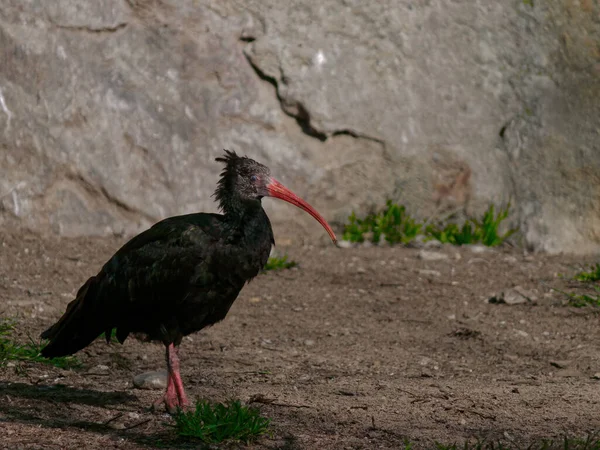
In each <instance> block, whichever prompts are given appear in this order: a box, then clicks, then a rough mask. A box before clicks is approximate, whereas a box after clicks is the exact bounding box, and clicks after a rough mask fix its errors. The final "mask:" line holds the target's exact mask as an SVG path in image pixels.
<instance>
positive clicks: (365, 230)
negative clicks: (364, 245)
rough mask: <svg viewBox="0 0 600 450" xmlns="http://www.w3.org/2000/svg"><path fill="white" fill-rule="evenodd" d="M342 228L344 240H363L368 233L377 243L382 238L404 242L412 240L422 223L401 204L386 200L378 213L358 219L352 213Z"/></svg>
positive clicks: (392, 241) (394, 241) (392, 242)
mask: <svg viewBox="0 0 600 450" xmlns="http://www.w3.org/2000/svg"><path fill="white" fill-rule="evenodd" d="M348 220H349V222H350V223H348V225H346V226H345V228H344V240H346V241H350V242H364V241H365V239H366V238H367V236H369V234H370V240H372V241H373V242H375V243H377V242H379V241H380V240H381V239H382V238H383V239H385V240H386V241H388V242H389V243H390V244H396V243H402V244H406V243H408V242H410V241H412V240H414V239H415V238H416V237H417V235H418V234H419V233H420V232H421V228H422V227H423V225H422V224H419V223H417V221H416V220H415V219H413V218H412V217H411V216H410V215H409V214H408V213H407V212H406V208H405V207H404V206H403V205H397V204H394V203H392V201H391V200H388V201H387V202H386V205H385V209H384V210H383V211H381V212H380V213H378V214H369V215H367V216H366V217H365V218H364V219H359V218H358V217H356V214H354V213H352V214H351V215H350V217H349V218H348Z"/></svg>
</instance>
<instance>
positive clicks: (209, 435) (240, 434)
mask: <svg viewBox="0 0 600 450" xmlns="http://www.w3.org/2000/svg"><path fill="white" fill-rule="evenodd" d="M174 419H175V429H176V431H177V434H178V435H179V436H182V437H186V438H195V439H199V440H200V441H202V442H204V443H206V444H218V443H220V442H223V441H241V442H245V443H249V442H252V441H254V440H256V439H257V438H258V437H260V436H262V435H264V434H266V433H267V432H268V431H269V424H270V422H271V420H270V419H268V418H266V417H262V416H261V415H260V413H259V411H258V410H257V409H255V408H250V407H248V406H243V405H242V404H241V403H240V401H239V400H235V401H230V402H229V403H227V404H223V403H215V404H210V403H209V402H208V401H205V400H201V401H197V402H196V409H195V410H194V411H189V412H183V411H178V412H177V413H176V414H175V416H174Z"/></svg>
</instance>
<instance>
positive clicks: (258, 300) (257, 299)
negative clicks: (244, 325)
mask: <svg viewBox="0 0 600 450" xmlns="http://www.w3.org/2000/svg"><path fill="white" fill-rule="evenodd" d="M248 301H249V302H250V303H258V302H260V297H250V299H249V300H248Z"/></svg>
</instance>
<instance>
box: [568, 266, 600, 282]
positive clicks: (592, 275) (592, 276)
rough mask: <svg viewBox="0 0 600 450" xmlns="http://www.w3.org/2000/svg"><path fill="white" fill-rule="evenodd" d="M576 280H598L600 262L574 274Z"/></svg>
mask: <svg viewBox="0 0 600 450" xmlns="http://www.w3.org/2000/svg"><path fill="white" fill-rule="evenodd" d="M574 278H575V279H576V280H577V281H599V280H600V263H598V264H596V265H595V266H592V267H591V269H590V271H589V272H586V271H584V270H582V271H581V272H578V273H577V274H575V277H574Z"/></svg>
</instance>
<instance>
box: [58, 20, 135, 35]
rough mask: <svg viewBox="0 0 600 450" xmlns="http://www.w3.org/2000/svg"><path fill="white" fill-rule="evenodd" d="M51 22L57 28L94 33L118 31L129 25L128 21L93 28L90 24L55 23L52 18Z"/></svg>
mask: <svg viewBox="0 0 600 450" xmlns="http://www.w3.org/2000/svg"><path fill="white" fill-rule="evenodd" d="M49 22H50V23H51V24H52V25H54V26H55V27H56V28H59V29H61V30H68V31H79V32H84V33H94V34H103V33H116V32H117V31H119V30H122V29H123V28H125V27H127V25H129V24H128V23H127V22H123V23H118V24H117V25H114V26H112V27H99V28H93V27H89V26H85V25H62V24H60V23H55V22H53V21H52V20H50V21H49Z"/></svg>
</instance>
